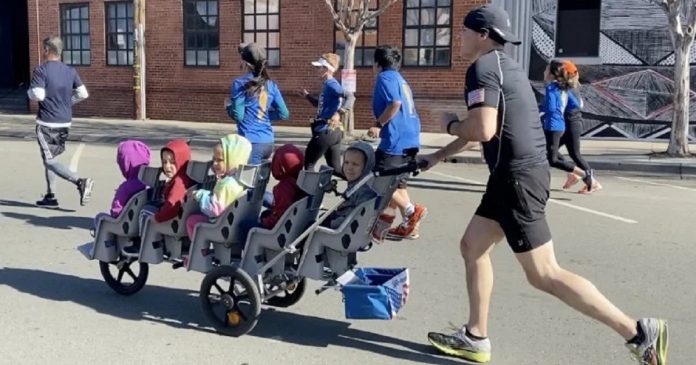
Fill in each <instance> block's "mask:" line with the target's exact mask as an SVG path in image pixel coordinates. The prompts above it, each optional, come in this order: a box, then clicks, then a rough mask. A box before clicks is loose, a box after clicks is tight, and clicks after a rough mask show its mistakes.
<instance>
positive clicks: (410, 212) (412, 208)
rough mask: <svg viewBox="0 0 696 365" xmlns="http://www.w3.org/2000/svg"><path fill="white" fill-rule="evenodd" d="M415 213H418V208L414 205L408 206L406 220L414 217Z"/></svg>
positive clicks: (409, 204)
mask: <svg viewBox="0 0 696 365" xmlns="http://www.w3.org/2000/svg"><path fill="white" fill-rule="evenodd" d="M415 211H416V206H415V205H413V204H412V203H408V205H407V206H406V210H405V212H406V215H405V216H404V218H408V217H410V216H411V215H413V213H414V212H415Z"/></svg>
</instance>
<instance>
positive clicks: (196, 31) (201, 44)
mask: <svg viewBox="0 0 696 365" xmlns="http://www.w3.org/2000/svg"><path fill="white" fill-rule="evenodd" d="M218 20H219V19H218V2H217V0H208V1H200V0H184V52H185V64H186V66H220V23H219V21H218Z"/></svg>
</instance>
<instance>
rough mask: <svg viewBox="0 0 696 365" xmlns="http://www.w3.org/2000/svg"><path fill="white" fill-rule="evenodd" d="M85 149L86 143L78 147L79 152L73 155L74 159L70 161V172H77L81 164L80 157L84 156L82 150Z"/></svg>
mask: <svg viewBox="0 0 696 365" xmlns="http://www.w3.org/2000/svg"><path fill="white" fill-rule="evenodd" d="M84 148H85V144H84V143H80V145H79V146H77V150H76V151H75V153H73V155H72V158H71V159H70V171H75V172H77V166H78V165H79V164H80V156H81V155H82V150H83V149H84Z"/></svg>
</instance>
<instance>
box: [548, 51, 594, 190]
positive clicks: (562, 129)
mask: <svg viewBox="0 0 696 365" xmlns="http://www.w3.org/2000/svg"><path fill="white" fill-rule="evenodd" d="M578 78H579V76H578V69H577V67H576V66H575V64H574V63H572V62H571V61H560V60H551V62H550V63H549V65H548V66H547V67H546V70H545V71H544V81H546V82H547V84H546V88H545V95H544V104H543V110H542V119H543V126H544V134H545V136H546V153H547V158H548V160H549V164H550V165H551V166H552V167H555V168H557V169H560V170H563V171H565V172H567V173H568V179H567V180H566V183H565V184H564V185H563V189H568V188H570V187H571V186H572V185H573V184H575V182H577V180H578V178H580V179H582V180H583V182H584V183H585V189H583V190H581V191H580V192H581V193H591V192H593V191H595V190H597V189H598V188H599V184H598V183H597V182H596V181H595V179H594V173H593V171H592V170H591V169H583V168H581V167H579V166H577V165H576V163H574V161H568V160H566V159H565V158H563V155H562V154H561V153H560V152H559V148H560V147H561V146H562V145H563V143H564V142H565V141H564V136H566V135H569V132H568V131H566V122H565V118H564V117H565V112H566V111H567V110H575V109H579V108H580V105H579V104H580V103H579V101H578V99H577V98H576V97H575V95H573V94H572V93H571V92H570V90H571V89H573V88H575V87H577V86H578V85H579V82H578ZM566 138H567V137H566ZM578 140H579V136H578ZM568 149H569V150H570V149H571V147H570V146H569V147H568ZM573 160H575V159H573Z"/></svg>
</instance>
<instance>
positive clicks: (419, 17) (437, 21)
mask: <svg viewBox="0 0 696 365" xmlns="http://www.w3.org/2000/svg"><path fill="white" fill-rule="evenodd" d="M404 24H405V25H406V26H405V27H404V65H406V66H449V65H450V62H451V61H450V59H451V55H452V0H406V6H405V7H404Z"/></svg>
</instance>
